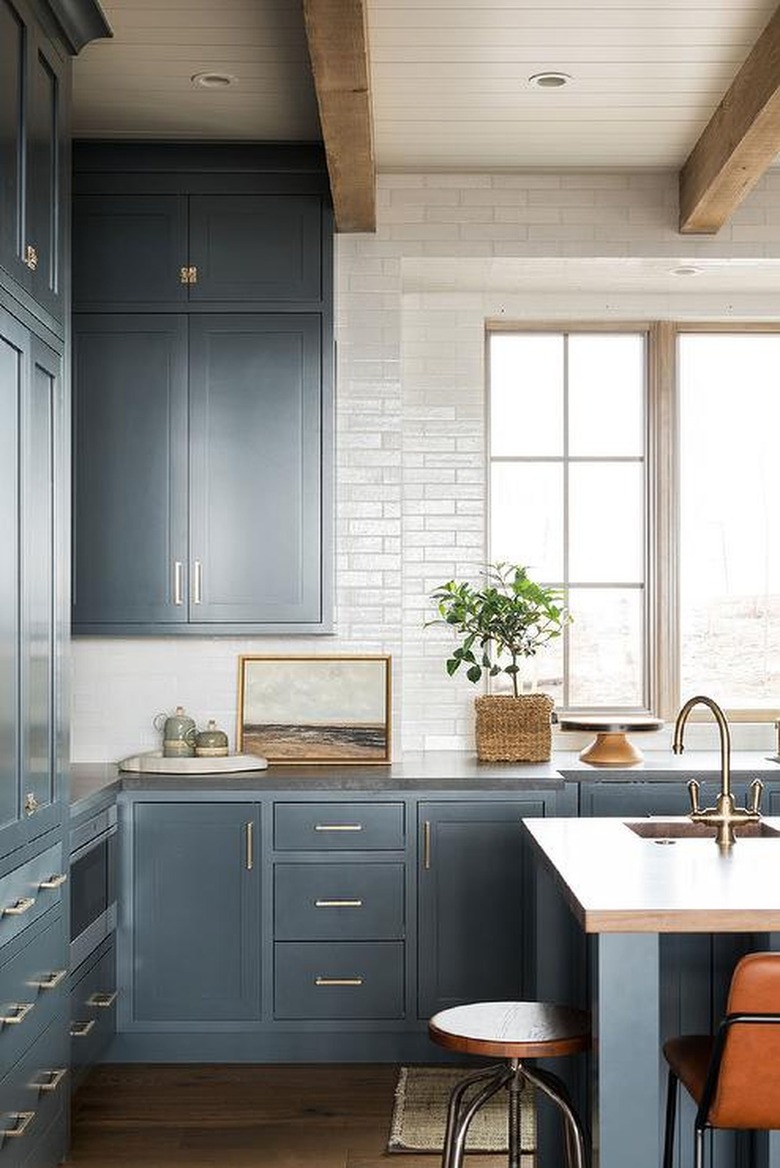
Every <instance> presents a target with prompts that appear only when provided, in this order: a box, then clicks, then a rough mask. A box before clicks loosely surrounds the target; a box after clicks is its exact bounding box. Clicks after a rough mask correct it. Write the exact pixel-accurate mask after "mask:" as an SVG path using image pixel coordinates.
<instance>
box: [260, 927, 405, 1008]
mask: <svg viewBox="0 0 780 1168" xmlns="http://www.w3.org/2000/svg"><path fill="white" fill-rule="evenodd" d="M274 987H275V988H274V1016H275V1017H276V1018H312V1019H317V1018H322V1019H335V1018H344V1019H348V1018H375V1019H383V1018H402V1017H403V1015H404V946H403V943H402V942H400V941H354V942H348V941H341V942H335V943H329V944H322V943H316V942H298V943H294V942H283V943H281V944H277V945H276V946H275V978H274Z"/></svg>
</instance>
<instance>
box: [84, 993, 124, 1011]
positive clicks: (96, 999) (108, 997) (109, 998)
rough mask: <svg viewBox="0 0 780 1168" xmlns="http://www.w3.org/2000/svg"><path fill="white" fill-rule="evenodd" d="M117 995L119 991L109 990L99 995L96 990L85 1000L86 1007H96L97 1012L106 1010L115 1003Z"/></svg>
mask: <svg viewBox="0 0 780 1168" xmlns="http://www.w3.org/2000/svg"><path fill="white" fill-rule="evenodd" d="M118 993H119V990H111V991H110V992H109V993H101V992H100V991H99V990H98V991H96V992H95V993H94V994H90V996H89V997H88V998H87V1005H88V1006H97V1007H98V1009H99V1010H108V1009H110V1008H111V1006H113V1004H114V1002H115V1001H116V999H117V995H118Z"/></svg>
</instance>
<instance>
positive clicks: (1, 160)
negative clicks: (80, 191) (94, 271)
mask: <svg viewBox="0 0 780 1168" xmlns="http://www.w3.org/2000/svg"><path fill="white" fill-rule="evenodd" d="M66 111H67V71H66V64H65V60H64V58H63V57H62V56H60V54H59V52H58V51H57V49H55V47H54V45H53V44H52V43H51V42H50V41H49V40H48V39H47V38H46V37H45V36H44V35H43V34H42V32H41V30H40V28H39V26H38V24H37V23H36V21H35V20H34V19H33V17H32V15H31V11H30V9H29V8H28V7H27V5H26V4H25V3H24V0H0V267H2V269H3V271H4V272H5V274H6V276H7V277H10V278H11V280H12V281H13V284H12V285H11V289H12V291H14V292H15V293H17V295H18V296H19V299H20V300H21V302H22V303H23V304H24V306H25V307H27V308H30V309H32V310H33V311H35V310H36V309H43V310H44V312H45V313H46V314H48V315H49V316H51V317H53V318H54V319H55V320H56V321H62V318H63V286H64V282H65V274H64V238H65V231H64V227H63V219H64V216H63V199H64V193H65V191H66V188H67V183H66V175H65V171H64V167H65V164H66V159H67V150H66V148H65V143H66V132H67V118H66Z"/></svg>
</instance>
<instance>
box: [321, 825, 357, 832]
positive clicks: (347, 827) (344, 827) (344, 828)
mask: <svg viewBox="0 0 780 1168" xmlns="http://www.w3.org/2000/svg"><path fill="white" fill-rule="evenodd" d="M314 830H315V831H362V830H363V824H362V823H315V825H314Z"/></svg>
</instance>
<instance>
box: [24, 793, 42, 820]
mask: <svg viewBox="0 0 780 1168" xmlns="http://www.w3.org/2000/svg"><path fill="white" fill-rule="evenodd" d="M40 806H41V805H40V803H39V802H38V799H37V797H36V795H35V791H28V792H27V794H26V796H25V800H24V813H25V815H35V812H36V811H37V810H38V809H39V808H40Z"/></svg>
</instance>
